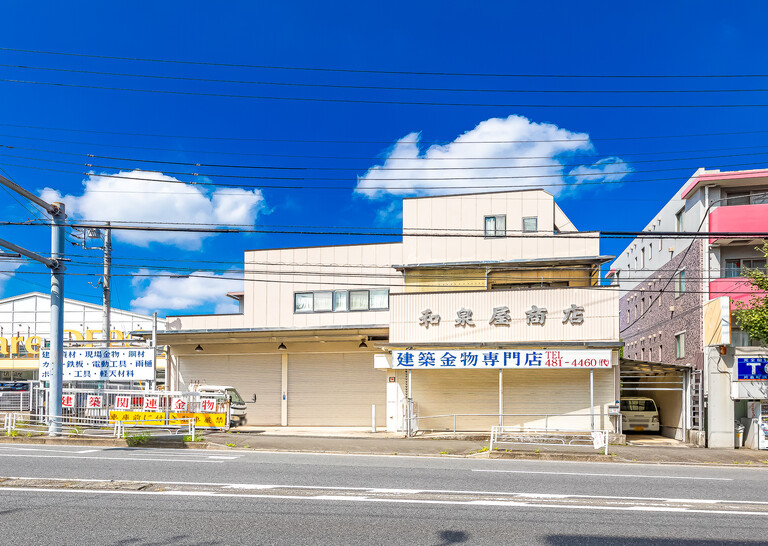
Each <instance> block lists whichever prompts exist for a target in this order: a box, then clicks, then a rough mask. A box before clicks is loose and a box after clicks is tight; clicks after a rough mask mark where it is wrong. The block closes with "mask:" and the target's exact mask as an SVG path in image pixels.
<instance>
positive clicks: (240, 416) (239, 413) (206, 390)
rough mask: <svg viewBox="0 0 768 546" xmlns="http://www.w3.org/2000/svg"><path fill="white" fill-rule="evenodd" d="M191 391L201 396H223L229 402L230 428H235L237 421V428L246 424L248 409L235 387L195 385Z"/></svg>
mask: <svg viewBox="0 0 768 546" xmlns="http://www.w3.org/2000/svg"><path fill="white" fill-rule="evenodd" d="M193 390H194V391H195V392H199V393H201V394H218V395H224V396H225V397H226V398H227V400H228V401H229V418H230V424H231V426H235V423H234V422H235V421H237V426H241V425H244V424H245V423H246V422H247V419H246V414H247V413H248V407H247V406H246V405H245V400H243V397H242V396H240V393H239V392H237V389H236V388H235V387H233V386H231V385H195V386H194V388H193Z"/></svg>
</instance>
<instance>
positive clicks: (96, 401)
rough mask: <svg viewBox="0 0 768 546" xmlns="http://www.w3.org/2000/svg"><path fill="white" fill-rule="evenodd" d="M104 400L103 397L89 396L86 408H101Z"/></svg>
mask: <svg viewBox="0 0 768 546" xmlns="http://www.w3.org/2000/svg"><path fill="white" fill-rule="evenodd" d="M103 401H104V399H103V398H102V397H101V396H98V395H94V394H89V395H88V401H87V403H86V406H87V407H89V408H101V407H102V404H103Z"/></svg>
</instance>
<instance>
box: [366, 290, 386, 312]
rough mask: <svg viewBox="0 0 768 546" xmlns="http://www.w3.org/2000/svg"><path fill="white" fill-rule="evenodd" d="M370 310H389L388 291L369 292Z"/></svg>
mask: <svg viewBox="0 0 768 546" xmlns="http://www.w3.org/2000/svg"><path fill="white" fill-rule="evenodd" d="M370 305H371V309H389V290H388V289H387V288H384V289H378V290H371V304H370Z"/></svg>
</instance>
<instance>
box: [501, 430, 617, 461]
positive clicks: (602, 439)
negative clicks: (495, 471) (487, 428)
mask: <svg viewBox="0 0 768 546" xmlns="http://www.w3.org/2000/svg"><path fill="white" fill-rule="evenodd" d="M608 434H609V431H607V430H579V429H531V428H522V427H491V443H490V445H489V448H488V449H490V450H491V451H493V450H494V446H498V445H502V444H506V445H563V446H589V445H591V446H592V447H594V448H595V449H603V450H604V452H605V454H606V455H608Z"/></svg>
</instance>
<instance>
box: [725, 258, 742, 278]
mask: <svg viewBox="0 0 768 546" xmlns="http://www.w3.org/2000/svg"><path fill="white" fill-rule="evenodd" d="M723 276H724V277H727V278H730V277H740V276H741V260H740V259H735V260H725V271H724V272H723Z"/></svg>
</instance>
